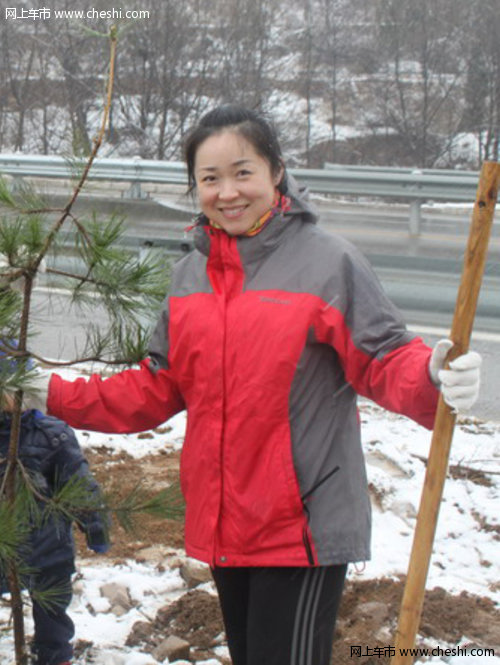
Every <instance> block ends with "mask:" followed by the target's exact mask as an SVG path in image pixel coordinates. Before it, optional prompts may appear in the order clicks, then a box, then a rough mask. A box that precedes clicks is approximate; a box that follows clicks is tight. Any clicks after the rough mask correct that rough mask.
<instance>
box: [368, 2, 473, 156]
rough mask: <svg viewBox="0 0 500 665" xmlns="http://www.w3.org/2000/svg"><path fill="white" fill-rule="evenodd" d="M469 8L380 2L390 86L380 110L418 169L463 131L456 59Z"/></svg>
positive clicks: (383, 48) (439, 3) (455, 5)
mask: <svg viewBox="0 0 500 665" xmlns="http://www.w3.org/2000/svg"><path fill="white" fill-rule="evenodd" d="M464 7H465V3H463V2H461V0H458V1H452V0H433V1H432V2H431V1H430V0H421V2H418V3H415V2H412V0H381V1H380V3H379V6H378V11H379V25H380V35H379V36H380V45H381V49H382V52H383V53H384V55H385V59H386V63H387V65H386V72H387V74H388V76H387V79H386V80H387V85H388V86H389V89H388V92H387V94H383V95H381V99H383V100H384V107H383V109H381V111H382V115H383V119H384V122H385V123H386V125H387V126H389V127H391V128H392V129H393V130H394V131H395V132H396V133H397V135H398V136H399V138H400V139H401V141H402V142H403V145H404V149H405V151H406V153H407V156H408V160H409V162H410V163H414V164H417V165H418V166H422V167H426V166H431V165H433V164H434V163H435V162H436V160H437V159H438V158H439V157H440V156H441V154H442V152H443V148H444V146H445V145H446V142H447V140H448V138H449V137H450V135H451V134H453V133H454V132H455V131H456V129H457V127H458V123H459V117H460V116H459V113H458V112H457V100H459V99H460V98H461V93H462V90H461V87H460V84H461V72H460V71H459V64H460V63H459V62H458V63H457V62H456V60H455V59H454V57H453V56H454V55H455V53H456V40H457V39H460V38H461V37H462V34H461V33H460V32H459V26H460V22H459V20H458V16H459V15H460V14H461V12H462V11H463V10H464Z"/></svg>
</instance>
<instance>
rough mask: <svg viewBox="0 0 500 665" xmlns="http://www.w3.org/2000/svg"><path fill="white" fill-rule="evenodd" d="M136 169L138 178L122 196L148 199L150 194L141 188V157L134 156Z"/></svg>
mask: <svg viewBox="0 0 500 665" xmlns="http://www.w3.org/2000/svg"><path fill="white" fill-rule="evenodd" d="M134 171H135V173H136V175H137V179H136V180H133V181H132V182H131V184H130V187H129V189H127V191H125V192H123V193H122V198H124V199H147V198H148V195H147V194H144V192H143V191H142V188H141V175H142V164H141V158H140V157H134Z"/></svg>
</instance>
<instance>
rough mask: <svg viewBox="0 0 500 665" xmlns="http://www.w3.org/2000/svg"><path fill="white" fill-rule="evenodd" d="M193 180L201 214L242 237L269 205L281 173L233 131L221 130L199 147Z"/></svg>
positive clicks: (228, 231)
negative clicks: (272, 171)
mask: <svg viewBox="0 0 500 665" xmlns="http://www.w3.org/2000/svg"><path fill="white" fill-rule="evenodd" d="M194 176H195V179H196V189H197V192H198V199H199V202H200V207H201V210H202V211H203V213H204V214H205V215H206V216H207V217H208V218H209V219H211V220H212V221H213V222H216V223H217V224H219V226H221V227H222V228H223V229H224V231H226V233H228V234H229V235H232V236H237V235H241V234H242V233H246V231H248V230H249V229H250V228H252V226H253V225H254V224H255V222H256V221H257V220H258V219H259V218H260V217H262V215H263V214H264V213H266V212H267V211H268V210H269V209H270V208H271V207H272V205H273V201H274V197H275V192H276V186H277V184H278V183H279V181H280V180H281V176H282V173H281V172H280V173H278V174H277V175H276V176H273V175H272V173H271V166H270V164H269V162H268V161H267V159H265V158H264V157H262V156H261V155H259V154H258V153H257V152H256V150H255V148H254V147H253V145H252V144H251V143H250V142H249V141H247V139H245V138H244V137H243V136H242V135H241V134H239V133H238V132H237V130H232V129H228V130H223V131H222V132H220V133H218V134H213V135H212V136H209V137H208V138H207V139H205V141H203V143H201V144H200V146H199V147H198V150H197V151H196V155H195V162H194Z"/></svg>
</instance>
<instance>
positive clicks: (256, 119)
mask: <svg viewBox="0 0 500 665" xmlns="http://www.w3.org/2000/svg"><path fill="white" fill-rule="evenodd" d="M225 129H234V130H235V131H237V132H238V133H239V134H240V135H241V136H243V137H244V138H245V139H246V140H247V141H248V142H249V143H251V144H252V145H253V147H254V149H255V151H256V152H257V153H258V154H259V155H260V156H261V157H263V158H264V159H266V160H267V161H268V162H269V165H270V167H271V173H272V174H273V175H277V174H278V173H279V172H280V171H281V169H283V168H284V162H283V157H282V154H281V146H280V143H279V140H278V134H277V132H276V130H275V128H274V126H273V124H272V123H271V122H270V121H268V120H267V119H266V118H264V116H263V115H261V114H259V113H257V112H256V111H253V110H252V109H248V108H245V107H243V106H237V105H236V104H224V105H223V106H218V107H216V108H215V109H213V110H212V111H209V112H208V113H207V114H205V115H204V116H203V117H202V118H201V120H200V121H199V122H198V124H197V125H196V127H195V128H194V129H193V130H192V131H191V132H190V134H189V135H188V137H187V139H186V141H185V143H184V160H185V162H186V167H187V173H188V187H189V191H193V190H194V189H195V187H196V179H195V176H194V165H195V159H196V152H197V150H198V148H199V147H200V145H201V144H202V143H203V141H205V140H206V139H208V138H209V137H210V136H213V135H214V134H217V133H220V132H222V131H224V130H225ZM283 173H284V171H283ZM285 181H286V178H285V176H284V175H283V177H282V179H281V182H280V183H279V185H278V189H279V190H280V191H281V192H282V193H285Z"/></svg>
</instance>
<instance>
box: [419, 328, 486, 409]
mask: <svg viewBox="0 0 500 665" xmlns="http://www.w3.org/2000/svg"><path fill="white" fill-rule="evenodd" d="M452 346H453V342H452V341H451V340H450V339H440V340H439V342H437V344H436V346H435V347H434V350H433V351H432V355H431V358H430V361H429V374H430V376H431V379H432V381H433V383H434V384H435V385H436V386H437V387H438V388H439V389H440V390H441V393H442V395H443V399H444V401H445V402H446V404H448V406H450V407H451V408H452V409H453V410H454V411H455V413H457V412H459V411H461V412H463V411H468V410H469V409H470V408H471V407H472V406H473V404H475V402H476V400H477V398H478V396H479V384H480V367H481V362H482V359H481V356H480V355H479V353H476V351H468V352H467V353H464V354H463V355H461V356H458V358H455V360H452V361H451V362H450V367H449V369H443V366H444V361H445V358H446V355H447V353H448V351H449V350H450V349H451V347H452Z"/></svg>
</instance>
